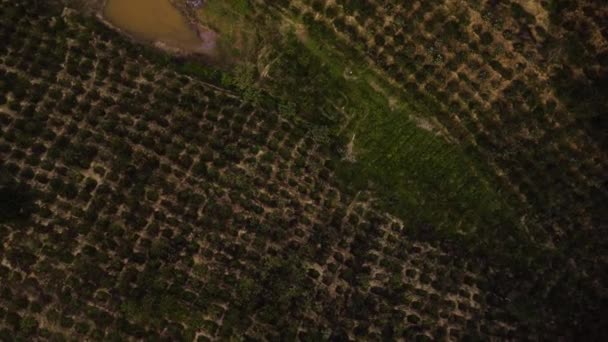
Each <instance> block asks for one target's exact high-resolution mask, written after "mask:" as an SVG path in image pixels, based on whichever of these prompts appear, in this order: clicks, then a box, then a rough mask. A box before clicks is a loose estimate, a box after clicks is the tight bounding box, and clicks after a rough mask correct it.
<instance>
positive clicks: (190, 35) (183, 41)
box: [104, 0, 203, 51]
mask: <svg viewBox="0 0 608 342" xmlns="http://www.w3.org/2000/svg"><path fill="white" fill-rule="evenodd" d="M104 16H105V18H106V19H107V20H108V21H109V22H111V23H112V24H113V25H115V26H117V27H118V28H120V29H122V30H124V31H126V32H128V33H130V34H132V35H133V36H135V37H137V38H141V39H145V40H150V41H153V42H162V43H164V44H165V45H168V46H170V47H174V48H179V49H182V50H187V51H199V50H200V49H201V48H202V47H203V42H202V41H201V39H200V38H199V37H198V35H197V33H196V32H195V31H194V30H193V29H192V28H191V27H190V26H189V25H188V23H187V21H186V19H185V18H184V17H183V16H182V14H181V13H180V12H179V11H178V10H177V9H176V8H175V7H173V5H171V3H170V2H169V0H108V2H107V4H106V7H105V9H104Z"/></svg>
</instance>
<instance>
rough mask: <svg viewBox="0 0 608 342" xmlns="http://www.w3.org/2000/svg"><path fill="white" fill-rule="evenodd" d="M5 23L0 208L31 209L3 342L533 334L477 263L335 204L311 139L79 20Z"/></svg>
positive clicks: (356, 205)
mask: <svg viewBox="0 0 608 342" xmlns="http://www.w3.org/2000/svg"><path fill="white" fill-rule="evenodd" d="M0 5H1V6H2V8H3V10H4V11H3V12H2V13H3V14H2V18H1V20H0V23H1V25H0V30H1V32H0V34H1V38H2V41H5V42H10V43H9V44H7V45H4V46H2V50H1V51H0V56H1V57H0V80H1V81H0V93H1V94H2V99H3V102H2V104H1V105H0V122H1V126H0V127H1V129H0V160H1V161H2V164H0V176H1V177H0V180H1V181H2V182H3V184H2V185H3V186H2V188H1V189H2V190H1V191H2V195H3V196H4V195H5V193H6V192H9V193H8V195H7V196H13V195H14V194H15V193H17V192H19V193H23V194H26V195H27V196H23V199H22V202H23V203H21V202H20V203H21V204H22V207H23V208H22V209H23V210H20V211H19V212H18V215H16V217H12V216H10V217H4V216H3V217H0V220H2V221H0V240H1V241H2V243H1V244H0V257H1V259H0V260H1V263H0V264H1V265H0V279H2V281H1V282H0V339H9V340H11V339H15V338H18V339H24V340H31V339H43V340H58V341H61V340H124V339H146V340H171V341H175V340H194V339H196V340H199V341H206V340H226V339H229V338H252V339H269V340H277V339H289V340H292V339H295V338H296V337H298V338H299V339H302V340H311V341H318V340H322V339H336V340H349V339H350V340H357V339H371V340H378V339H387V340H392V339H398V338H405V339H408V340H410V339H420V340H425V339H426V340H431V339H442V338H449V339H452V340H460V339H464V338H467V337H468V338H474V337H479V336H485V337H497V338H507V337H511V338H514V337H516V336H529V335H530V334H534V333H536V332H535V331H534V328H530V329H531V330H530V329H528V328H527V327H526V325H525V324H522V323H521V322H520V319H519V318H518V317H517V316H514V315H512V314H509V313H507V311H506V310H505V308H506V306H507V302H506V300H505V297H504V295H503V294H501V293H498V292H496V289H497V288H498V287H499V285H500V284H498V283H495V281H496V279H494V278H492V279H489V278H485V277H484V276H482V274H484V273H485V271H486V270H485V269H484V267H485V263H484V262H483V261H480V260H471V259H470V258H469V257H467V256H466V255H465V252H464V251H460V250H459V249H458V248H454V247H453V246H450V245H449V244H446V245H443V246H442V245H431V244H429V243H425V242H420V241H416V240H413V239H411V238H409V237H408V227H404V226H403V225H402V224H401V223H400V221H398V220H395V219H392V218H391V217H388V216H386V215H383V214H381V213H379V212H378V211H376V210H375V209H374V207H373V205H372V203H371V202H370V201H369V200H368V199H369V197H370V195H369V194H368V193H365V192H361V193H357V194H353V195H350V194H347V193H345V192H343V191H341V190H340V189H339V188H338V187H337V186H336V183H335V181H334V175H333V170H332V169H331V168H330V167H329V165H330V163H328V160H329V157H328V153H329V152H328V151H327V150H328V147H327V146H325V145H324V144H322V142H320V141H319V140H318V139H317V136H316V135H315V134H313V133H311V131H310V130H309V129H308V128H307V126H306V125H304V124H296V123H293V122H289V121H287V120H285V119H284V118H283V117H281V116H280V115H279V114H277V113H276V112H274V111H270V110H267V109H262V108H260V107H257V106H254V105H251V104H248V103H246V102H244V101H242V100H241V99H240V98H239V97H238V96H237V95H235V94H234V93H232V92H231V91H228V90H224V89H221V88H218V87H217V86H213V85H210V84H209V83H206V82H205V81H208V82H212V80H200V79H198V78H194V77H191V76H187V75H185V74H181V73H176V72H175V71H174V69H176V68H170V67H168V66H167V62H166V61H165V62H163V63H164V64H161V63H160V62H159V61H158V60H156V59H154V58H152V57H150V56H149V53H148V52H146V51H144V50H143V48H142V47H139V46H137V45H133V44H132V43H130V42H128V41H125V40H124V39H123V38H121V37H120V36H118V35H117V34H115V33H114V32H112V31H110V30H109V29H107V28H105V27H104V26H102V25H101V24H99V23H97V22H95V21H93V20H92V19H86V18H82V17H80V16H79V15H77V14H75V13H73V12H72V11H69V10H68V11H64V13H65V14H64V15H63V16H59V15H58V14H55V15H52V16H50V15H46V14H44V13H48V12H46V11H41V12H37V11H38V10H39V7H36V6H28V5H32V4H31V3H29V2H27V1H26V2H17V3H16V2H13V1H2V2H0ZM59 12H60V11H55V12H54V13H59ZM40 13H43V14H40ZM153 57H154V56H153ZM160 60H162V58H160ZM168 63H170V64H176V65H177V68H179V63H180V61H176V62H175V63H173V62H168ZM15 189H19V190H18V191H17V190H15ZM26 190H27V191H26ZM11 191H12V192H11ZM27 214H29V215H27ZM448 252H449V253H448ZM538 333H539V334H540V333H546V332H544V331H543V332H538Z"/></svg>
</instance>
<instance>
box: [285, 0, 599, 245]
mask: <svg viewBox="0 0 608 342" xmlns="http://www.w3.org/2000/svg"><path fill="white" fill-rule="evenodd" d="M356 4H359V5H358V6H357V5H356ZM451 5H452V2H448V1H443V2H433V3H432V4H430V3H427V2H406V3H404V4H400V5H388V4H387V2H374V1H367V2H366V1H358V2H352V1H349V2H344V3H343V4H342V5H340V2H337V5H331V4H325V3H324V2H322V1H293V2H291V3H290V10H292V11H295V13H296V14H299V15H301V16H302V20H303V21H304V22H305V23H308V24H310V27H318V26H319V25H325V26H324V27H325V28H317V30H320V31H323V30H326V32H328V33H325V34H326V35H333V31H336V32H337V33H338V35H339V36H341V37H343V38H344V39H346V40H347V41H349V45H353V46H360V47H361V49H362V50H363V51H364V52H365V53H366V55H367V56H368V58H369V60H370V62H371V63H373V65H375V66H376V67H378V68H379V69H381V70H383V71H384V72H385V74H386V75H387V76H388V77H390V78H392V79H393V80H394V81H395V82H396V83H397V84H398V86H399V87H403V89H404V90H405V91H406V92H408V93H410V94H415V97H416V98H425V97H426V98H427V100H428V105H429V106H430V109H431V111H432V112H435V113H436V114H434V115H436V117H437V118H438V119H439V121H440V122H441V123H442V124H443V125H444V126H445V127H446V128H447V129H448V131H449V132H450V133H451V134H452V135H453V136H454V137H455V138H457V139H459V140H460V141H462V142H464V143H469V144H472V145H473V147H472V148H471V149H472V150H473V151H479V152H481V154H482V155H483V156H484V158H485V159H486V160H490V161H491V163H492V165H494V167H495V168H496V172H497V174H498V175H503V174H504V175H505V176H506V179H505V180H504V181H506V182H507V186H508V188H510V190H511V191H514V192H515V193H517V194H518V195H519V197H520V198H521V199H523V200H524V201H525V202H526V203H529V204H530V205H531V206H532V207H533V208H537V209H540V210H541V217H539V220H541V221H543V222H547V223H549V222H555V225H557V226H558V227H560V228H558V230H559V229H567V228H566V227H570V226H578V227H581V226H582V227H584V226H587V227H588V226H589V225H588V224H587V223H586V222H588V220H591V221H593V220H596V221H595V223H594V225H597V223H598V222H597V220H598V219H599V214H600V213H599V211H598V210H600V209H599V205H600V204H601V203H602V202H603V201H604V200H605V198H606V195H607V193H606V191H605V189H604V190H602V189H601V186H602V185H603V180H602V179H603V175H604V174H605V173H606V167H607V165H606V162H605V160H606V159H605V158H603V157H604V156H605V153H603V152H602V150H601V147H600V146H599V145H598V144H597V143H596V142H595V141H593V139H592V138H591V137H590V136H589V135H588V134H587V133H586V131H585V127H584V126H583V125H581V123H580V121H579V120H577V118H576V117H575V116H573V115H572V114H570V113H569V112H568V111H567V110H568V109H567V108H565V105H564V104H563V103H561V101H560V99H558V98H556V97H555V93H554V92H553V91H552V89H553V88H554V87H552V86H551V83H550V82H552V80H550V79H547V77H546V76H545V75H546V70H550V69H549V68H548V67H547V66H543V65H542V64H541V65H539V64H535V63H533V62H534V61H535V60H534V59H530V56H528V54H527V53H526V51H527V50H530V51H539V50H540V51H550V49H542V48H540V47H538V46H536V45H532V42H531V41H530V39H526V38H525V37H524V38H521V37H519V36H513V37H510V38H511V39H506V38H505V37H504V36H505V34H504V32H500V31H498V30H500V29H501V28H502V29H503V30H509V31H517V30H521V27H519V26H522V27H529V26H531V24H532V23H531V22H524V23H521V22H512V21H513V20H509V18H511V17H510V16H508V15H503V16H502V18H503V19H502V20H501V21H500V22H499V24H497V23H496V22H490V23H488V22H487V21H488V20H490V18H488V15H485V12H483V11H482V12H483V13H484V14H483V15H480V13H479V12H477V11H476V10H475V9H474V8H467V6H466V5H465V6H459V7H458V8H459V9H458V11H456V12H455V13H453V14H452V13H450V10H449V9H450V8H451V7H450V6H451ZM517 6H518V5H516V4H513V5H512V6H511V9H512V10H513V11H515V13H520V12H521V11H522V9H518V7H517ZM497 7H501V6H497ZM507 7H508V6H507ZM488 11H489V10H488ZM500 11H501V10H500V9H494V12H492V13H494V14H493V15H494V16H498V13H500ZM523 13H526V12H525V11H524V12H523ZM479 17H481V18H479ZM520 17H521V16H520ZM522 18H523V19H521V20H526V19H525V18H526V17H525V16H523V17H522ZM533 18H534V17H532V18H531V19H530V18H529V21H533ZM511 19H512V18H511ZM446 22H447V24H444V23H446ZM518 25H519V26H518ZM518 27H519V28H518ZM533 28H534V27H533ZM497 29H498V30H497ZM534 29H536V30H538V31H542V27H535V28H534ZM447 30H450V31H447ZM452 31H453V32H452ZM542 32H544V31H542ZM536 35H539V34H538V33H536ZM540 36H541V38H540V39H541V42H543V43H545V44H553V45H555V44H558V42H557V41H556V39H557V38H555V37H553V36H551V35H549V34H548V33H547V32H545V33H544V35H540ZM508 42H509V43H512V44H510V45H506V43H508ZM583 42H584V43H586V41H583ZM518 46H523V47H525V48H526V49H527V50H526V51H519V50H518V48H517V47H518ZM541 47H542V45H541ZM585 48H587V49H589V50H591V51H590V52H589V54H593V51H594V50H593V46H585V47H582V49H583V50H584V49H585ZM596 63H597V62H596ZM590 69H591V68H590ZM555 77H559V75H556V76H555ZM566 77H567V76H566ZM523 170H525V171H523ZM524 172H525V174H524ZM573 202H576V203H577V205H576V206H573V205H572V203H573ZM558 208H559V209H558ZM554 211H559V212H560V213H561V214H557V215H556V213H554ZM553 225H554V224H553V223H549V224H546V225H545V226H546V227H547V229H550V230H549V233H551V234H553V233H555V232H554V231H553V229H552V228H550V227H551V226H553ZM570 233H574V232H570ZM540 237H541V236H539V238H540ZM545 238H546V235H545Z"/></svg>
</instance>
